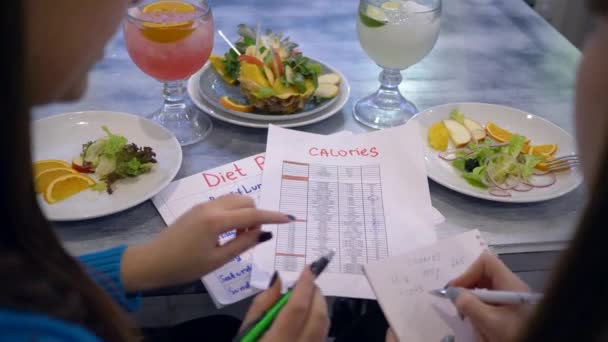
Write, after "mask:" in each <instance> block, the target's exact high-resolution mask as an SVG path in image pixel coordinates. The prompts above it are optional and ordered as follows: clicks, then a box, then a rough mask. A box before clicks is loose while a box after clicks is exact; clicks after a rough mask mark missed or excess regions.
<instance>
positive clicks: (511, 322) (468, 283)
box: [446, 252, 537, 341]
mask: <svg viewBox="0 0 608 342" xmlns="http://www.w3.org/2000/svg"><path fill="white" fill-rule="evenodd" d="M448 286H450V287H451V291H450V292H451V293H450V294H449V296H448V293H447V292H446V296H447V297H448V298H450V299H451V300H452V302H453V303H454V305H455V306H456V309H457V310H458V311H459V313H460V314H461V317H467V318H468V319H469V320H470V321H471V324H472V325H473V328H474V329H475V331H476V333H477V335H478V336H479V338H480V339H481V340H487V341H516V340H517V336H518V334H520V333H521V331H522V329H523V326H524V324H525V322H526V320H527V319H528V317H529V316H530V314H531V312H532V310H533V306H530V305H519V304H517V305H510V304H489V303H486V302H485V301H488V302H497V301H498V302H505V300H498V299H499V298H497V297H496V296H494V297H493V298H490V297H487V296H483V297H484V298H485V299H487V300H484V299H483V298H481V297H482V295H483V293H481V294H480V293H472V292H471V290H466V289H476V288H477V289H488V290H492V292H493V294H494V295H496V294H500V293H498V292H495V291H509V292H511V291H515V292H529V291H530V288H529V287H528V286H527V285H526V284H525V283H524V282H523V281H521V279H519V278H518V277H517V275H515V274H514V273H513V272H511V270H509V268H508V267H507V266H506V265H505V264H504V263H503V262H502V261H500V259H498V258H497V257H496V256H494V255H492V254H490V253H489V252H484V253H482V254H481V255H480V256H479V258H478V259H477V260H476V261H475V262H474V263H473V264H472V265H471V266H470V267H469V268H468V269H467V270H466V271H465V272H464V273H463V274H461V275H460V276H459V277H457V278H456V279H454V280H452V281H451V282H450V283H449V284H448ZM503 294H504V292H503ZM498 297H501V296H498ZM532 297H535V296H532ZM536 297H537V296H536ZM492 299H493V300H492ZM502 299H504V298H502ZM531 299H534V298H531Z"/></svg>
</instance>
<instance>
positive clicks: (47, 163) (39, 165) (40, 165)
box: [33, 159, 71, 178]
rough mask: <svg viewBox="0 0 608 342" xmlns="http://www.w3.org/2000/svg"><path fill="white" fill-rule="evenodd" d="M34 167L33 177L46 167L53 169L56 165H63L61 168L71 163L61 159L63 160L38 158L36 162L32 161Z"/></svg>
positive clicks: (46, 168)
mask: <svg viewBox="0 0 608 342" xmlns="http://www.w3.org/2000/svg"><path fill="white" fill-rule="evenodd" d="M33 167H34V178H36V177H38V175H39V174H40V173H41V172H43V171H45V170H48V169H54V168H58V167H63V168H68V169H69V168H70V167H71V165H70V164H68V163H67V162H65V161H63V160H59V159H46V160H39V161H37V162H35V163H34V165H33Z"/></svg>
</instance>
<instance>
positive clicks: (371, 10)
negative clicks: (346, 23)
mask: <svg viewBox="0 0 608 342" xmlns="http://www.w3.org/2000/svg"><path fill="white" fill-rule="evenodd" d="M389 2H390V1H389ZM359 18H360V19H361V23H363V25H365V26H367V27H380V26H384V25H386V23H387V20H386V16H385V15H384V11H382V10H381V9H380V8H378V7H376V6H372V5H367V7H366V8H365V10H359Z"/></svg>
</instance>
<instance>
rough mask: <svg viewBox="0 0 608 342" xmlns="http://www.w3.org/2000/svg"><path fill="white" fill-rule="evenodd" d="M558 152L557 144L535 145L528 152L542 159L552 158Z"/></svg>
mask: <svg viewBox="0 0 608 342" xmlns="http://www.w3.org/2000/svg"><path fill="white" fill-rule="evenodd" d="M555 151H557V144H548V145H535V146H530V151H529V152H528V153H529V154H531V155H534V156H542V157H545V158H547V157H551V156H553V154H555Z"/></svg>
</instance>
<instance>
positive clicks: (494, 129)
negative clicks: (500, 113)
mask: <svg viewBox="0 0 608 342" xmlns="http://www.w3.org/2000/svg"><path fill="white" fill-rule="evenodd" d="M486 131H487V132H488V135H489V136H490V137H491V138H492V139H494V140H496V141H498V142H503V143H504V142H508V141H509V140H511V137H512V136H513V133H512V132H510V131H508V130H506V129H504V128H502V127H499V126H498V125H496V124H495V123H493V122H488V124H487V125H486ZM525 143H526V145H527V144H529V143H530V139H526V142H525ZM524 146H525V145H524Z"/></svg>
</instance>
